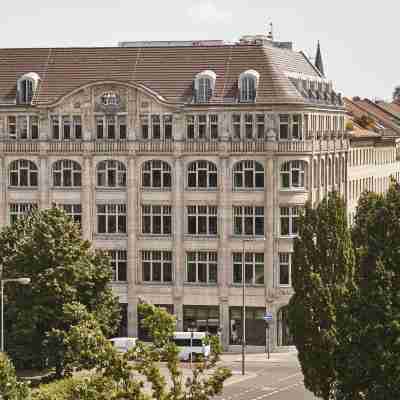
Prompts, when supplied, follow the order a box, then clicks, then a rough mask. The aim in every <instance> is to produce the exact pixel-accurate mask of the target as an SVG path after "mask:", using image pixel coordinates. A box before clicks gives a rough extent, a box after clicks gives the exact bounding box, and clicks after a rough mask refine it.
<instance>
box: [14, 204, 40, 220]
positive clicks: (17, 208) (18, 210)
mask: <svg viewBox="0 0 400 400" xmlns="http://www.w3.org/2000/svg"><path fill="white" fill-rule="evenodd" d="M36 207H37V205H36V204H35V203H10V224H14V223H15V222H16V221H17V219H18V218H20V217H23V216H25V215H27V214H29V213H30V212H31V211H32V210H33V209H34V208H36Z"/></svg>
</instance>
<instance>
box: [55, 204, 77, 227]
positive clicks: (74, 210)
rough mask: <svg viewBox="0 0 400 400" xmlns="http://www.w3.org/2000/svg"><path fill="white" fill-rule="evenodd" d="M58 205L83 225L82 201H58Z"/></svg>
mask: <svg viewBox="0 0 400 400" xmlns="http://www.w3.org/2000/svg"><path fill="white" fill-rule="evenodd" d="M57 207H58V208H60V209H61V210H63V211H64V212H65V214H67V215H68V216H69V217H70V218H71V219H72V220H73V221H74V222H75V223H76V224H78V225H79V226H82V204H81V203H58V204H57ZM68 208H70V210H68Z"/></svg>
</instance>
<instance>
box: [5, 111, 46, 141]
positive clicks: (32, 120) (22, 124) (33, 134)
mask: <svg viewBox="0 0 400 400" xmlns="http://www.w3.org/2000/svg"><path fill="white" fill-rule="evenodd" d="M7 134H8V137H9V138H10V139H33V140H35V139H39V119H38V117H37V116H35V115H30V116H26V115H19V116H18V117H17V116H15V115H9V116H8V117H7Z"/></svg>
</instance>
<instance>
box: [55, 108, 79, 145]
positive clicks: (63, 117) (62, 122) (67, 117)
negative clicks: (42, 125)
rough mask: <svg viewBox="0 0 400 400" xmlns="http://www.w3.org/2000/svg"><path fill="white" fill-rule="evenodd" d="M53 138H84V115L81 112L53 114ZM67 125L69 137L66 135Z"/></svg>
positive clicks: (64, 139) (63, 139)
mask: <svg viewBox="0 0 400 400" xmlns="http://www.w3.org/2000/svg"><path fill="white" fill-rule="evenodd" d="M49 126H50V127H51V140H55V141H70V140H82V135H83V134H82V132H83V126H82V116H81V115H80V114H60V115H59V114H53V115H50V118H49ZM67 127H69V129H68V131H69V134H68V136H69V137H66V132H67V129H66V128H67Z"/></svg>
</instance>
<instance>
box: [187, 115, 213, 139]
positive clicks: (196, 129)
mask: <svg viewBox="0 0 400 400" xmlns="http://www.w3.org/2000/svg"><path fill="white" fill-rule="evenodd" d="M189 127H191V129H190V132H191V133H190V134H189ZM218 137H219V116H218V114H216V113H210V114H207V113H204V114H188V115H186V139H187V140H189V141H190V140H217V139H218Z"/></svg>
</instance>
